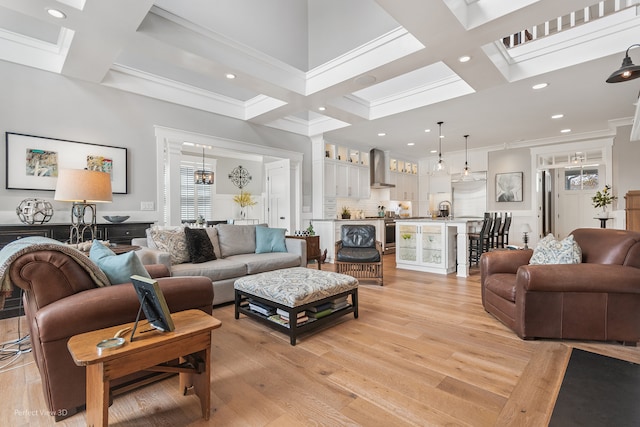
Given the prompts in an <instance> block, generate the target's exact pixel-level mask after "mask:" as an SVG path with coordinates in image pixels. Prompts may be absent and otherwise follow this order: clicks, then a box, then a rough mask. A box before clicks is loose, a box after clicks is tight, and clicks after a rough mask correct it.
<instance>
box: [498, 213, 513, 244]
mask: <svg viewBox="0 0 640 427" xmlns="http://www.w3.org/2000/svg"><path fill="white" fill-rule="evenodd" d="M511 216H512V213H511V212H505V213H504V220H503V221H502V225H500V231H498V242H497V247H499V248H504V247H506V246H507V245H508V244H509V228H510V227H511Z"/></svg>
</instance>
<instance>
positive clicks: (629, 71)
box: [607, 44, 640, 83]
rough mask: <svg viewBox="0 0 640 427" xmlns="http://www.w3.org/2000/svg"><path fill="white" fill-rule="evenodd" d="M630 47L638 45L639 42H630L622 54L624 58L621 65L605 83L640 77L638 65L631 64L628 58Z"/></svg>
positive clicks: (639, 45) (639, 66)
mask: <svg viewBox="0 0 640 427" xmlns="http://www.w3.org/2000/svg"><path fill="white" fill-rule="evenodd" d="M632 47H640V44H632V45H631V46H629V47H628V48H627V52H626V53H625V54H624V59H623V60H622V66H621V67H620V69H619V70H616V71H614V72H613V74H611V75H610V76H609V78H608V79H607V83H620V82H626V81H627V80H633V79H637V78H638V77H640V65H633V62H631V58H629V49H631V48H632Z"/></svg>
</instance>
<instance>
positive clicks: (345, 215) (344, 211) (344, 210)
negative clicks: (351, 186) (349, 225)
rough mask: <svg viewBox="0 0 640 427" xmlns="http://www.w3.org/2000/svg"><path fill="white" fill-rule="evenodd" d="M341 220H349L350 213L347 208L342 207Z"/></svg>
mask: <svg viewBox="0 0 640 427" xmlns="http://www.w3.org/2000/svg"><path fill="white" fill-rule="evenodd" d="M342 219H351V211H350V210H349V208H348V207H346V206H343V207H342Z"/></svg>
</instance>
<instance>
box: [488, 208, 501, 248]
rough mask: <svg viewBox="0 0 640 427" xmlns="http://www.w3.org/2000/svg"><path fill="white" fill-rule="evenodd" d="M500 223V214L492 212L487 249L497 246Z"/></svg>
mask: <svg viewBox="0 0 640 427" xmlns="http://www.w3.org/2000/svg"><path fill="white" fill-rule="evenodd" d="M500 224H502V216H501V215H500V213H498V212H495V213H494V214H493V224H491V231H490V232H489V240H490V242H489V249H496V248H497V247H498V234H499V232H500Z"/></svg>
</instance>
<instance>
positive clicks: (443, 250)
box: [396, 218, 482, 277]
mask: <svg viewBox="0 0 640 427" xmlns="http://www.w3.org/2000/svg"><path fill="white" fill-rule="evenodd" d="M481 221H482V219H481V218H477V219H476V218H465V219H443V218H436V219H428V218H420V219H397V220H396V268H402V269H407V270H416V271H424V272H428V273H437V274H450V273H453V272H457V276H458V277H467V276H469V243H468V242H469V232H470V231H473V229H475V227H477V225H478V224H480V223H481Z"/></svg>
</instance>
